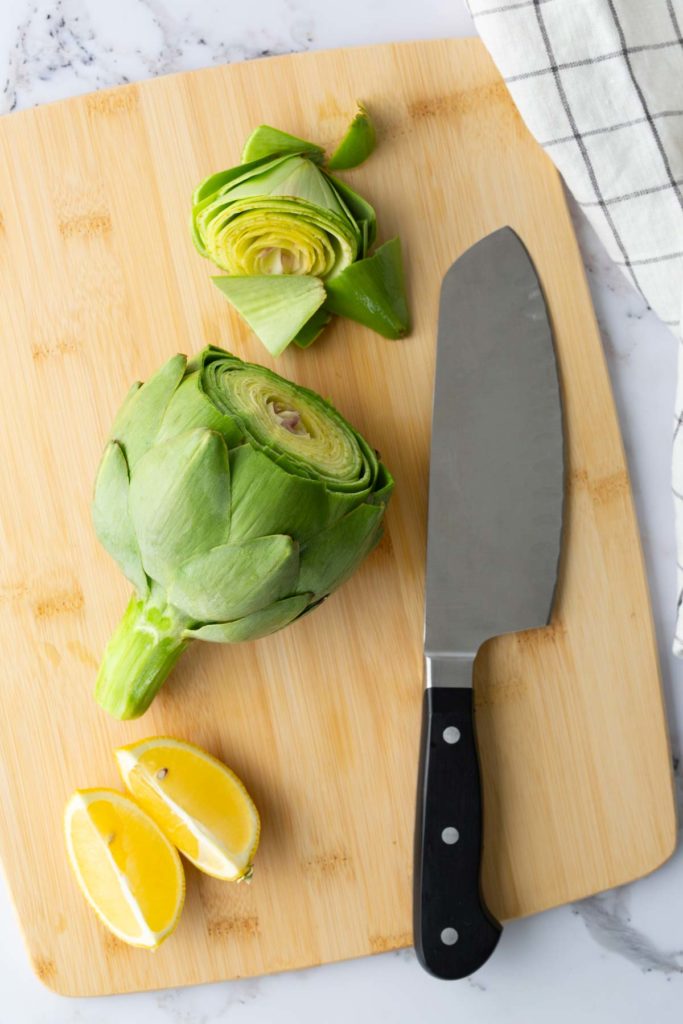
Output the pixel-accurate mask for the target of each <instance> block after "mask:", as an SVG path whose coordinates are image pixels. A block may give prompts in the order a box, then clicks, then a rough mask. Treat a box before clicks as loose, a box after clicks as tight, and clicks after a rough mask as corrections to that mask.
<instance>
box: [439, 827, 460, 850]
mask: <svg viewBox="0 0 683 1024" xmlns="http://www.w3.org/2000/svg"><path fill="white" fill-rule="evenodd" d="M441 838H442V839H443V841H444V843H446V845H447V846H453V843H457V841H458V839H459V838H460V833H459V832H458V830H457V828H453V826H452V825H449V826H448V828H445V829H444V830H443V832H442V833H441Z"/></svg>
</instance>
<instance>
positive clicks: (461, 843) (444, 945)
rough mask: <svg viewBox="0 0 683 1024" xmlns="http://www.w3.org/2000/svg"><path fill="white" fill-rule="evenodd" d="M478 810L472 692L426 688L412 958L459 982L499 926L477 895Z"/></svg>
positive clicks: (485, 953)
mask: <svg viewBox="0 0 683 1024" xmlns="http://www.w3.org/2000/svg"><path fill="white" fill-rule="evenodd" d="M481 845H482V804H481V783H480V779H479V759H478V756H477V744H476V738H475V732H474V719H473V715H472V689H471V688H469V687H438V686H430V687H428V688H427V689H426V690H425V695H424V704H423V712H422V743H421V750H420V775H419V780H418V792H417V821H416V827H415V874H414V886H415V892H414V903H413V909H414V941H415V950H416V952H417V958H418V960H419V961H420V963H421V964H422V966H423V967H424V968H425V970H427V971H429V973H430V974H433V975H435V976H436V977H437V978H447V979H456V978H465V977H467V976H468V975H470V974H472V973H473V972H474V971H476V970H477V968H479V967H481V966H482V964H483V963H485V961H486V960H488V958H489V957H490V956H491V953H493V951H494V949H495V948H496V945H497V943H498V939H499V938H500V933H501V930H502V928H501V925H500V924H499V923H498V921H496V920H495V918H494V917H493V916H492V915H491V914H490V913H489V911H488V909H487V907H486V904H485V903H484V899H483V897H482V895H481V891H480V884H479V875H480V868H481Z"/></svg>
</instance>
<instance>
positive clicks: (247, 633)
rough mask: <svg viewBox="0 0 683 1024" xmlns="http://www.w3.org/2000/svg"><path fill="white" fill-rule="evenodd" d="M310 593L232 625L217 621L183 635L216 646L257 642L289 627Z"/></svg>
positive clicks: (277, 602) (275, 603) (310, 598)
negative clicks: (206, 641) (248, 641)
mask: <svg viewBox="0 0 683 1024" xmlns="http://www.w3.org/2000/svg"><path fill="white" fill-rule="evenodd" d="M312 599H313V595H312V594H296V595H295V596H294V597H286V598H285V599H284V600H283V601H275V602H274V603H273V604H271V605H269V606H268V607H267V608H263V609H262V610H261V611H260V612H253V613H252V614H251V615H246V616H245V617H244V618H243V619H235V620H234V621H233V622H216V623H212V624H210V625H207V626H201V627H200V628H199V629H186V630H185V632H184V633H183V636H184V637H185V638H186V639H188V640H208V641H210V642H211V643H216V644H239V643H243V642H244V641H247V640H258V639H259V638H260V637H262V636H268V635H269V634H270V633H275V632H276V631H277V630H278V629H282V627H283V626H287V625H289V623H290V622H293V621H294V619H297V618H298V617H299V616H300V615H301V614H302V612H303V611H304V610H305V609H306V606H307V605H308V603H309V601H311V600H312Z"/></svg>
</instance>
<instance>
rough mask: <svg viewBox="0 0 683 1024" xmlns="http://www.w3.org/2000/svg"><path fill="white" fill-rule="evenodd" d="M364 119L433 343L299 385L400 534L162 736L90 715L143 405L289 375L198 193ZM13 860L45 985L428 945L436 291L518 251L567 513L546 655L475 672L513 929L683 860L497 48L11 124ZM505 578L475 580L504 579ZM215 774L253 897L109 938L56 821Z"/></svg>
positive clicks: (203, 883)
mask: <svg viewBox="0 0 683 1024" xmlns="http://www.w3.org/2000/svg"><path fill="white" fill-rule="evenodd" d="M357 97H360V98H362V99H364V100H365V102H366V103H367V104H368V105H369V107H370V108H371V109H372V111H373V112H374V114H375V115H376V118H377V121H378V124H379V134H380V138H381V146H380V147H379V149H378V152H377V153H376V155H375V156H374V157H373V159H372V160H370V161H369V162H368V163H367V165H366V166H365V167H362V168H360V169H358V170H357V171H354V172H353V173H351V174H349V176H348V177H349V180H350V181H352V182H353V184H354V185H356V186H358V188H359V189H360V191H361V192H362V193H363V194H364V195H367V196H368V198H369V199H370V200H371V201H373V202H374V203H375V204H376V206H377V208H378V211H379V222H380V227H381V235H382V237H383V238H388V237H390V236H391V235H393V234H394V233H396V232H400V234H401V236H402V238H403V241H404V245H405V255H406V262H407V272H408V280H409V283H410V292H411V301H412V308H413V312H414V322H415V323H414V330H413V333H412V334H411V336H410V337H409V338H408V339H407V340H405V341H403V342H397V343H389V342H387V341H384V340H383V339H382V338H379V337H377V336H376V335H374V334H372V333H370V332H369V331H366V330H364V329H363V328H361V327H358V326H354V325H353V324H350V323H345V322H339V323H335V325H334V326H333V327H332V328H331V329H330V330H328V331H327V333H326V335H325V336H324V338H323V339H322V340H321V341H320V342H319V343H318V344H317V345H316V346H315V347H314V348H313V349H311V350H310V351H307V352H299V351H290V352H288V353H287V354H286V355H285V356H284V357H283V358H282V359H281V360H280V361H279V362H278V367H277V368H278V370H279V371H280V372H282V373H284V374H285V375H289V376H292V377H293V378H295V379H296V380H298V381H300V382H301V383H303V384H306V385H309V386H312V387H314V388H316V389H318V390H320V391H322V392H323V393H324V394H326V395H330V396H332V397H333V399H334V401H335V402H336V403H337V405H338V406H339V407H340V408H341V409H342V410H343V412H344V413H346V415H347V416H348V417H349V418H350V419H351V420H352V421H353V422H354V423H355V424H356V425H357V426H358V427H359V428H360V429H361V430H362V431H363V432H364V433H365V434H366V436H367V437H369V438H370V439H371V440H372V441H373V443H374V444H376V445H377V446H378V447H379V448H380V449H381V451H382V454H383V456H384V458H385V459H386V461H387V463H388V465H389V466H390V467H391V469H392V470H393V472H394V474H395V476H396V477H397V479H398V489H397V492H396V496H395V498H394V500H393V503H392V506H391V508H390V511H389V515H388V530H387V535H386V537H385V539H384V541H383V543H382V544H381V546H380V548H379V549H378V550H377V551H376V552H375V553H374V554H373V555H372V556H371V557H370V558H369V559H368V561H367V563H366V564H365V566H364V567H363V568H362V570H361V571H360V572H359V573H358V575H357V576H356V577H355V578H354V579H353V580H352V581H351V582H349V583H348V584H347V585H346V586H345V587H344V588H343V590H342V592H340V593H339V594H338V595H336V596H335V597H334V598H333V599H332V600H330V601H329V602H327V603H326V605H325V606H324V607H323V608H321V609H320V610H319V611H317V612H316V613H315V614H314V615H311V616H310V617H307V618H305V619H304V620H303V621H301V622H299V623H297V624H296V625H294V626H292V627H290V629H288V630H286V631H285V632H283V633H281V634H279V635H278V636H275V637H272V638H269V639H267V640H262V641H259V642H257V643H254V644H247V645H243V646H240V647H234V648H227V647H214V646H211V645H205V646H202V645H200V644H197V645H195V647H194V649H193V650H192V652H191V654H190V655H188V656H186V659H185V660H184V661H183V662H182V667H181V668H179V670H178V671H177V672H176V674H175V676H174V678H172V680H171V681H170V682H169V683H168V684H167V686H166V687H165V689H164V690H163V692H162V694H161V695H160V697H159V698H158V699H157V701H156V703H155V704H154V707H153V709H152V710H151V711H150V712H149V713H148V714H147V715H146V716H145V718H144V719H143V720H141V721H138V722H134V723H128V724H121V723H117V722H114V721H112V720H110V719H109V718H108V717H107V716H106V715H105V714H104V713H103V712H101V711H100V710H99V709H98V708H97V707H96V706H95V704H94V702H93V700H92V697H91V690H92V686H93V680H94V674H95V670H96V666H97V662H98V659H99V656H100V653H101V651H102V649H103V647H104V644H105V641H106V639H107V637H108V635H109V633H110V632H111V630H112V629H113V627H114V625H115V623H116V622H117V620H118V618H119V616H120V614H121V613H122V611H123V608H124V604H125V601H126V594H127V585H126V583H125V581H124V580H123V578H122V576H121V574H120V573H119V571H118V569H117V568H116V567H115V565H114V564H113V563H112V562H111V561H110V559H109V558H108V556H107V555H106V554H105V553H104V551H102V550H101V549H100V548H99V546H98V544H97V542H96V540H95V537H94V534H93V530H92V528H91V525H90V521H89V498H90V492H91V486H92V480H93V477H94V474H95V470H96V467H97V464H98V460H99V457H100V453H101V450H102V447H103V443H104V439H105V436H106V434H107V431H108V428H109V425H110V422H111V420H112V416H113V414H114V412H115V410H116V408H117V406H118V404H119V402H120V401H121V399H122V397H123V395H124V394H125V392H126V390H127V388H128V385H129V384H130V383H131V382H132V381H133V380H135V379H138V378H142V379H144V378H145V377H147V376H148V375H149V374H150V373H151V372H152V371H153V370H154V369H155V368H156V367H157V365H158V364H159V363H160V362H161V361H162V360H164V359H166V358H167V357H168V356H169V355H171V354H172V353H174V352H176V351H183V352H190V353H191V352H194V351H195V350H197V349H199V348H200V347H201V346H203V345H205V344H206V343H208V342H215V343H218V344H220V345H223V346H225V347H228V348H230V349H232V350H233V351H235V352H236V353H238V354H239V355H241V356H244V357H247V358H249V359H254V360H258V361H261V362H269V360H268V358H267V353H266V352H265V350H264V349H263V348H262V347H261V346H260V345H259V343H258V342H257V341H256V340H255V339H254V338H253V337H252V336H251V335H250V334H249V332H248V331H247V330H246V329H245V328H244V326H243V325H242V323H241V322H240V321H239V320H238V319H237V318H236V317H235V316H234V315H233V314H232V312H231V310H230V308H229V307H228V305H227V304H226V303H225V301H224V300H223V299H222V298H221V296H220V294H219V293H218V292H217V290H216V289H214V288H213V287H212V285H211V283H210V281H209V276H210V274H211V273H212V268H211V267H210V265H209V264H208V263H207V262H206V261H204V260H202V259H201V258H200V257H199V256H198V255H197V254H196V252H195V251H194V249H193V248H192V244H191V242H190V238H189V233H188V230H187V221H188V202H189V197H190V194H191V190H192V188H193V186H194V185H195V184H196V183H197V182H198V181H199V180H201V179H202V178H203V177H204V176H205V175H206V174H208V173H209V172H212V171H215V170H217V169H219V168H223V167H226V166H230V165H232V164H233V163H235V162H236V161H237V159H238V157H239V152H240V147H241V144H242V141H243V139H244V138H245V136H246V135H247V133H248V132H249V131H250V130H251V129H252V128H253V127H254V125H256V124H258V123H259V122H261V121H266V122H270V123H272V124H275V125H278V126H280V127H282V128H283V129H285V130H287V131H290V132H294V133H295V134H298V135H303V136H305V137H310V138H313V139H315V140H318V141H320V142H322V143H327V144H330V143H332V142H333V141H334V140H335V139H337V138H338V137H339V135H340V133H341V132H342V130H343V129H344V127H345V125H346V123H347V120H348V117H349V115H350V113H352V111H353V109H354V103H355V100H356V98H357ZM0 157H1V158H0V214H1V222H0V223H1V224H2V228H1V230H0V273H1V274H2V281H3V287H2V289H1V290H0V312H1V317H2V324H3V332H4V338H5V343H4V360H5V363H4V366H5V369H4V372H3V374H2V380H1V382H0V429H1V430H2V436H3V439H4V445H3V458H2V460H0V496H1V507H0V543H1V545H2V552H3V557H2V561H1V565H0V647H1V649H2V651H3V652H4V664H3V668H2V692H3V715H2V719H1V720H0V758H1V760H0V852H1V854H2V859H3V862H4V866H5V871H6V875H7V878H8V880H9V884H10V886H11V890H12V894H13V897H14V900H15V903H16V906H17V910H18V913H19V917H20V919H21V923H22V927H23V929H24V933H25V936H26V941H27V944H28V949H29V952H30V956H31V958H32V961H33V964H34V966H35V969H36V971H37V972H38V974H39V975H40V977H41V978H42V979H43V981H45V982H46V983H47V984H48V985H50V986H51V987H52V988H54V989H57V990H58V991H60V992H64V993H70V994H79V995H85V994H93V993H102V992H114V991H116V992H121V991H128V990H133V989H148V988H157V987H162V986H167V985H185V984H190V983H194V982H202V981H211V980H214V979H221V978H236V977H241V976H245V975H253V974H259V973H262V972H267V971H280V970H286V969H288V968H293V967H301V966H303V965H308V964H317V963H321V962H323V961H330V960H337V959H341V958H346V957H353V956H360V955H362V954H366V953H371V952H379V951H382V950H387V949H393V948H395V947H399V946H405V945H407V944H409V943H410V941H411V859H412V856H411V854H412V831H413V808H414V787H415V775H416V758H417V743H418V724H419V717H420V716H419V706H420V697H421V685H422V679H421V677H422V666H421V633H422V611H423V560H424V550H425V505H426V482H427V472H428V456H429V423H430V405H431V390H432V375H433V370H434V336H435V325H436V315H437V303H438V294H439V287H440V281H441V277H442V275H443V273H444V272H445V270H446V269H447V267H448V266H449V264H450V263H451V262H452V261H453V260H454V259H455V258H456V257H457V256H458V255H459V254H460V253H461V252H462V251H463V250H464V249H465V248H466V247H467V246H469V245H470V244H471V243H473V242H474V241H476V240H477V239H478V238H479V237H480V236H482V235H483V234H485V233H487V232H489V231H491V230H493V229H495V228H498V227H500V226H501V225H503V224H510V225H511V226H512V227H513V228H514V229H515V230H516V231H518V232H519V234H520V235H521V236H522V238H523V239H524V241H525V242H526V244H527V246H528V247H529V249H530V251H531V254H532V256H533V258H534V260H535V262H536V265H537V267H538V269H539V272H540V274H541V277H542V280H543V284H544V287H545V290H546V293H547V296H548V300H549V305H550V309H551V313H552V317H553V322H554V327H555V331H556V336H557V346H558V351H559V360H560V367H561V375H562V386H563V395H564V402H565V409H566V423H567V432H568V451H569V472H568V485H569V500H568V517H567V528H566V537H565V550H564V557H563V565H562V574H561V582H560V587H559V593H558V600H557V608H556V614H555V619H554V622H553V624H552V625H551V627H550V628H548V629H546V630H544V631H541V632H536V633H528V634H522V635H518V636H509V637H502V638H499V639H496V640H494V641H491V642H490V643H489V644H488V645H487V646H486V647H485V649H483V650H482V652H481V654H480V656H479V659H478V662H477V672H476V676H477V689H476V700H477V720H478V726H479V733H480V742H481V749H482V760H483V777H484V788H485V803H486V814H487V824H486V834H485V846H486V850H485V865H484V888H485V890H486V895H487V898H488V900H489V902H490V905H491V907H492V909H493V910H494V911H495V913H496V914H497V915H499V916H500V917H502V918H510V917H516V916H518V915H522V914H530V913H533V912H535V911H538V910H542V909H544V908H545V907H550V906H553V905H555V904H558V903H562V902H565V901H567V900H574V899H578V898H580V897H582V896H586V895H587V894H589V893H592V892H595V891H597V890H600V889H604V888H606V887H608V886H614V885H618V884H621V883H623V882H627V881H629V880H630V879H632V878H634V877H636V876H638V875H641V874H643V873H644V872H647V871H650V870H652V869H653V868H655V867H656V866H657V865H658V864H660V863H661V862H662V861H663V860H664V859H665V858H666V857H668V856H669V854H670V853H671V851H672V849H673V845H674V838H675V821H674V810H673V802H672V786H671V777H670V763H669V752H668V747H667V737H666V730H665V722H664V716H663V710H662V700H661V694H660V682H659V676H658V666H657V659H656V653H655V643H654V637H653V629H652V621H651V616H650V609H649V603H648V593H647V587H646V581H645V575H644V571H643V561H642V556H641V550H640V544H639V539H638V533H637V528H636V521H635V518H634V512H633V505H632V500H631V493H630V487H629V480H628V476H627V471H626V466H625V461H624V453H623V450H622V445H621V440H620V436H619V432H618V428H617V422H616V418H615V413H614V407H613V403H612V398H611V394H610V388H609V383H608V378H607V374H606V371H605V365H604V361H603V356H602V351H601V347H600V341H599V337H598V333H597V330H596V325H595V320H594V317H593V313H592V310H591V305H590V301H589V297H588V291H587V288H586V282H585V279H584V274H583V269H582V265H581V261H580V258H579V253H578V251H577V246H576V242H575V239H574V235H573V232H572V228H571V225H570V221H569V217H568V214H567V210H566V207H565V203H564V199H563V194H562V188H561V185H560V182H559V180H558V177H557V175H556V174H555V172H554V170H553V168H552V166H551V164H550V163H549V161H548V160H547V158H546V157H545V156H544V155H543V153H542V152H541V150H540V149H539V148H538V147H537V146H536V144H535V143H534V142H533V140H532V139H531V137H530V136H529V134H528V133H527V131H526V129H525V127H524V125H523V123H522V121H521V120H520V118H519V116H518V114H517V113H516V111H515V109H514V107H513V105H512V103H511V100H510V98H509V96H508V93H507V91H506V89H505V86H504V85H503V82H502V81H501V80H500V78H499V77H498V75H497V73H496V71H495V69H494V67H493V65H492V64H491V63H490V61H489V59H488V58H487V57H486V55H485V53H484V51H483V49H482V47H481V46H480V45H479V44H478V43H477V42H476V41H460V42H433V43H417V44H407V45H400V46H384V47H371V48H367V49H353V50H342V51H338V52H331V53H321V54H305V55H298V56H288V57H281V58H276V59H270V60H266V61H258V62H252V63H247V64H240V65H235V66H232V67H220V68H213V69H210V70H205V71H199V72H196V73H192V74H184V75H179V76H174V77H168V78H162V79H159V80H156V81H150V82H146V83H145V84H143V85H140V86H134V85H131V86H127V87H123V88H120V89H115V90H113V91H111V92H101V93H97V94H95V95H92V96H86V97H83V98H80V99H75V100H71V101H68V102H65V103H59V104H55V105H52V106H48V107H43V108H40V109H37V110H33V111H29V112H26V113H21V114H17V115H12V116H10V117H6V118H4V119H3V120H2V122H0ZM485 568H486V567H482V571H485ZM152 733H171V734H176V735H179V736H182V737H186V738H188V739H190V740H193V741H194V742H196V743H200V744H203V745H205V746H206V747H208V748H209V749H210V750H212V751H213V752H214V753H216V754H217V755H219V756H220V757H222V758H224V759H225V760H226V761H227V762H228V763H229V764H230V765H232V766H233V767H234V768H235V770H236V771H237V772H238V773H239V774H240V775H241V776H242V777H243V778H244V779H245V781H246V782H247V784H248V786H249V788H250V789H251V790H252V792H253V794H254V796H255V798H256V800H257V802H258V804H259V806H260V808H261V810H262V814H263V825H264V828H263V843H262V848H261V852H260V855H259V858H258V861H257V872H256V879H255V881H254V883H253V885H251V887H247V886H234V885H233V886H230V885H226V884H222V883H220V882H217V881H214V880H213V879H210V878H206V877H201V876H200V875H199V874H198V873H197V872H195V871H194V870H188V899H187V905H186V909H185V913H184V916H183V919H182V921H181V924H180V927H179V929H178V931H177V932H176V934H175V935H174V937H173V938H172V939H171V940H170V941H169V942H168V943H167V945H166V946H164V947H163V948H162V949H161V950H160V951H159V952H158V953H157V954H155V955H154V956H151V955H149V954H147V953H145V952H144V951H138V950H133V949H129V948H127V947H125V946H123V945H122V944H120V943H119V942H118V941H116V940H115V939H112V938H111V937H109V936H108V935H107V933H106V932H105V931H104V930H103V928H102V927H101V926H100V924H99V923H98V922H97V920H96V919H95V918H94V916H93V915H92V914H91V912H90V910H89V908H88V907H87V906H86V904H85V902H84V900H83V898H82V896H81V895H80V893H79V892H78V890H77V889H76V886H75V884H74V882H73V880H72V878H71V876H70V874H69V871H68V867H67V862H66V856H65V852H64V849H63V844H62V840H61V816H62V809H63V807H64V803H65V801H66V799H67V797H68V795H69V793H70V792H71V791H72V790H73V789H74V788H75V787H77V786H92V785H112V784H114V785H116V784H117V776H116V770H115V766H114V761H113V758H112V756H111V750H112V748H113V747H114V746H115V745H117V744H119V743H123V742H130V741H132V740H133V739H136V738H138V737H143V736H145V735H149V734H152Z"/></svg>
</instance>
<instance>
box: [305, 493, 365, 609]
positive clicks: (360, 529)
mask: <svg viewBox="0 0 683 1024" xmlns="http://www.w3.org/2000/svg"><path fill="white" fill-rule="evenodd" d="M383 515H384V506H383V505H368V504H364V505H359V506H358V508H355V509H354V510H353V512H350V513H349V514H348V515H346V516H344V518H343V519H339V520H338V521H337V522H336V523H334V524H333V525H332V526H330V527H328V528H327V529H326V530H323V531H322V532H321V533H319V534H317V535H316V536H315V537H313V539H312V540H310V541H309V542H308V543H307V544H306V545H305V547H303V548H302V550H301V555H300V569H299V582H298V586H299V589H301V590H307V591H310V592H311V593H313V594H314V595H315V599H316V600H318V599H319V598H321V597H324V596H325V595H326V594H329V593H330V591H332V590H335V589H336V588H337V587H338V586H340V585H341V584H342V583H344V582H345V580H347V579H348V578H349V576H351V575H352V574H353V572H354V571H355V570H356V569H357V568H358V566H359V565H360V563H361V561H362V560H363V559H364V558H365V556H366V555H367V554H368V553H369V552H370V551H372V549H373V548H374V546H375V544H377V542H378V540H379V539H380V536H381V523H382V516H383Z"/></svg>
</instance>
